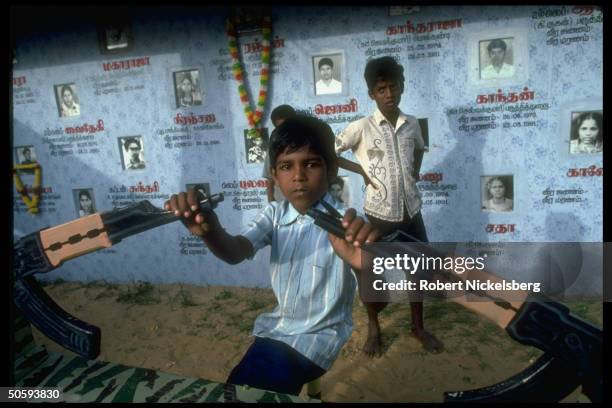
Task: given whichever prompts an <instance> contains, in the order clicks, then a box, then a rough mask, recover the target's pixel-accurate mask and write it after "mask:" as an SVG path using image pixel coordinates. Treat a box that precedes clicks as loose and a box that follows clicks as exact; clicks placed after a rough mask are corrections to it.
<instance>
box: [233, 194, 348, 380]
mask: <svg viewBox="0 0 612 408" xmlns="http://www.w3.org/2000/svg"><path fill="white" fill-rule="evenodd" d="M323 199H324V200H326V201H327V202H328V203H333V204H334V206H335V207H336V208H338V210H339V212H340V213H343V210H342V209H341V207H340V205H339V204H337V203H336V202H335V201H334V200H333V198H332V197H331V196H330V195H329V194H326V195H325V197H324V198H323ZM315 208H317V209H321V210H323V207H322V206H321V205H320V204H318V205H317V207H315ZM242 235H243V236H245V237H246V238H247V239H248V240H249V241H250V242H251V243H252V244H253V248H254V249H255V251H257V250H259V249H261V248H263V247H264V246H266V245H271V247H272V249H271V252H270V279H271V283H272V290H273V291H274V294H275V295H276V299H277V301H278V305H277V307H276V308H275V309H274V311H272V312H271V313H264V314H261V315H260V316H258V317H257V319H256V320H255V325H254V328H253V335H255V336H259V337H268V338H272V339H275V340H279V341H282V342H284V343H286V344H288V345H289V346H291V347H293V348H294V349H295V350H297V351H298V352H300V353H301V354H302V355H304V356H306V357H307V358H308V359H310V360H311V361H313V362H314V363H315V364H317V365H318V366H320V367H321V368H323V369H325V370H329V368H330V367H331V366H332V363H333V362H334V360H335V359H336V357H337V356H338V353H339V352H340V349H341V348H342V346H343V345H344V343H346V341H347V340H348V339H349V337H350V335H351V331H352V328H353V321H352V304H353V299H354V296H355V289H356V286H357V282H356V279H355V276H354V274H353V272H352V271H351V268H350V266H349V265H348V264H347V263H346V262H344V261H342V259H340V257H338V256H337V255H336V254H335V253H334V251H333V248H332V246H331V243H330V242H329V238H328V237H327V232H326V231H324V230H323V229H321V228H320V227H318V226H316V225H315V224H314V223H313V219H312V218H311V217H309V216H308V215H302V214H300V213H299V212H298V211H297V210H296V209H295V208H293V206H292V205H291V203H289V201H286V200H285V201H281V202H271V203H269V204H268V206H267V207H265V208H264V209H263V210H262V212H260V213H259V214H258V215H257V216H256V217H255V219H254V220H253V221H251V222H250V223H249V224H248V226H247V227H246V229H245V230H244V231H243V233H242Z"/></svg>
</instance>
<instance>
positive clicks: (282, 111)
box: [270, 105, 295, 123]
mask: <svg viewBox="0 0 612 408" xmlns="http://www.w3.org/2000/svg"><path fill="white" fill-rule="evenodd" d="M292 116H295V109H293V107H292V106H291V105H280V106H277V107H276V108H274V109H273V110H272V113H271V114H270V119H271V120H272V123H274V122H276V121H277V120H278V119H288V118H290V117H292Z"/></svg>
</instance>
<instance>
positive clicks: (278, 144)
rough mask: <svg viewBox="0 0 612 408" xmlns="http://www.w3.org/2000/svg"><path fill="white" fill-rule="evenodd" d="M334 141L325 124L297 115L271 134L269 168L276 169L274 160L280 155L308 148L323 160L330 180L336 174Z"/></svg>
mask: <svg viewBox="0 0 612 408" xmlns="http://www.w3.org/2000/svg"><path fill="white" fill-rule="evenodd" d="M334 140H335V136H334V132H333V131H332V129H331V128H330V127H329V125H328V124H327V123H325V122H323V121H322V120H321V119H318V118H315V117H313V116H308V115H304V114H302V113H297V114H296V115H295V116H292V117H290V118H288V119H287V120H285V121H284V122H283V123H282V124H281V125H280V126H279V127H277V128H276V129H274V131H273V132H272V135H271V136H270V146H269V149H268V150H269V151H268V154H269V155H270V166H271V167H272V168H275V167H276V159H277V158H278V156H279V155H280V154H281V153H284V152H287V153H292V152H294V151H296V150H299V149H301V148H302V147H304V146H309V147H310V148H311V149H312V150H314V151H315V152H317V153H319V154H320V155H321V157H323V160H325V164H326V165H327V174H328V179H330V180H331V178H332V177H334V176H335V175H336V174H337V172H338V160H337V157H336V151H335V150H334Z"/></svg>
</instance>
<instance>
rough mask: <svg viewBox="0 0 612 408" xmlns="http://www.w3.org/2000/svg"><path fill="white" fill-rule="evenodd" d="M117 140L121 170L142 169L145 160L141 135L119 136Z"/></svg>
mask: <svg viewBox="0 0 612 408" xmlns="http://www.w3.org/2000/svg"><path fill="white" fill-rule="evenodd" d="M118 141H119V151H120V153H121V159H122V166H123V170H142V169H144V168H145V161H144V146H143V143H142V136H125V137H120V138H119V139H118Z"/></svg>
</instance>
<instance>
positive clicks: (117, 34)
mask: <svg viewBox="0 0 612 408" xmlns="http://www.w3.org/2000/svg"><path fill="white" fill-rule="evenodd" d="M98 42H99V45H100V52H101V53H103V54H113V53H118V52H122V51H129V50H131V49H132V46H133V43H134V40H133V38H132V25H131V24H130V23H129V22H126V21H114V22H108V23H106V24H103V25H99V26H98Z"/></svg>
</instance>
